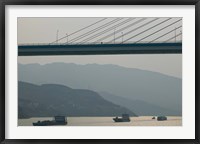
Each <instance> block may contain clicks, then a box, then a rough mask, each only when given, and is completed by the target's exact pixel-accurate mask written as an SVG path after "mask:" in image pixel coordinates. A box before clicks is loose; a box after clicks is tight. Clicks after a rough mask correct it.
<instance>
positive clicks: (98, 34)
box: [80, 18, 135, 44]
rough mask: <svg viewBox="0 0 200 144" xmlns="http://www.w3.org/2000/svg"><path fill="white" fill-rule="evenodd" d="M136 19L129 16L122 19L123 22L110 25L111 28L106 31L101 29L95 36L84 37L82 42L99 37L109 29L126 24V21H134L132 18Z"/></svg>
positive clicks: (108, 29)
mask: <svg viewBox="0 0 200 144" xmlns="http://www.w3.org/2000/svg"><path fill="white" fill-rule="evenodd" d="M134 19H135V18H129V19H127V20H125V21H122V22H120V23H118V24H116V25H114V26H112V27H110V28H107V29H105V30H104V31H101V32H99V33H97V34H95V35H93V36H90V37H88V38H86V39H84V40H83V41H81V42H80V43H81V44H83V43H85V42H87V41H90V40H92V39H94V38H97V37H99V36H101V35H102V34H105V33H107V32H109V31H111V30H113V29H115V28H116V27H119V26H122V25H124V24H126V23H128V22H130V21H132V20H134Z"/></svg>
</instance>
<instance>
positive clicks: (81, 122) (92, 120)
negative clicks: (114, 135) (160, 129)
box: [18, 116, 182, 126]
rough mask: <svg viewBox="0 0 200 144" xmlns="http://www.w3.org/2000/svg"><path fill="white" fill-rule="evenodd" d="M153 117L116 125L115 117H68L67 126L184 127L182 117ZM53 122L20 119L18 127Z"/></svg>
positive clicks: (47, 118)
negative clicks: (162, 118) (159, 118)
mask: <svg viewBox="0 0 200 144" xmlns="http://www.w3.org/2000/svg"><path fill="white" fill-rule="evenodd" d="M152 117H153V116H140V117H131V122H121V123H115V122H114V121H113V120H112V118H113V117H67V121H68V124H67V125H66V126H182V117H178V116H168V117H167V118H168V120H167V121H157V120H156V119H152ZM43 120H52V118H51V117H34V118H29V119H19V120H18V126H32V123H33V122H37V121H43Z"/></svg>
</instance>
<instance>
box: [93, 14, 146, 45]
mask: <svg viewBox="0 0 200 144" xmlns="http://www.w3.org/2000/svg"><path fill="white" fill-rule="evenodd" d="M146 19H147V18H142V19H139V20H138V21H136V22H133V23H131V24H129V25H127V26H126V27H123V28H121V29H119V30H117V31H116V32H115V33H116V34H117V33H119V32H121V31H123V30H125V29H128V28H129V27H132V26H134V25H136V24H138V23H140V22H142V21H144V20H146ZM111 36H113V34H112V33H111V34H108V35H106V36H104V37H103V38H100V39H98V40H96V41H95V43H98V42H101V41H102V40H104V39H107V38H109V37H111Z"/></svg>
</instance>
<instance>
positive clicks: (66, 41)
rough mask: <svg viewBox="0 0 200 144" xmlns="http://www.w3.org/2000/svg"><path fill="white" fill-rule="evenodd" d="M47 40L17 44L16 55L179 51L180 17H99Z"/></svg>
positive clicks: (180, 51) (162, 52)
mask: <svg viewBox="0 0 200 144" xmlns="http://www.w3.org/2000/svg"><path fill="white" fill-rule="evenodd" d="M58 32H59V31H57V33H56V40H55V41H52V42H50V43H43V44H42V43H40V44H36V43H34V44H19V45H18V55H19V56H31V55H33V56H34V55H68V54H69V55H72V54H75V55H79V54H131V53H132V54H158V53H159V54H165V53H182V18H99V20H97V21H95V22H93V23H91V24H90V25H87V26H85V27H82V28H80V29H78V30H76V31H74V32H72V33H71V34H66V35H65V36H63V37H58V36H59V35H58Z"/></svg>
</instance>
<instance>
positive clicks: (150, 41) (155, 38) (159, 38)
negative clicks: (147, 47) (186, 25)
mask: <svg viewBox="0 0 200 144" xmlns="http://www.w3.org/2000/svg"><path fill="white" fill-rule="evenodd" d="M181 27H182V26H179V27H177V28H176V29H179V28H181ZM173 31H174V30H170V31H169V32H167V33H165V34H163V35H161V36H159V37H157V38H155V39H153V40H151V41H149V42H148V43H152V42H154V41H156V40H157V39H160V38H162V37H164V36H166V35H168V34H170V33H171V32H173Z"/></svg>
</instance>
